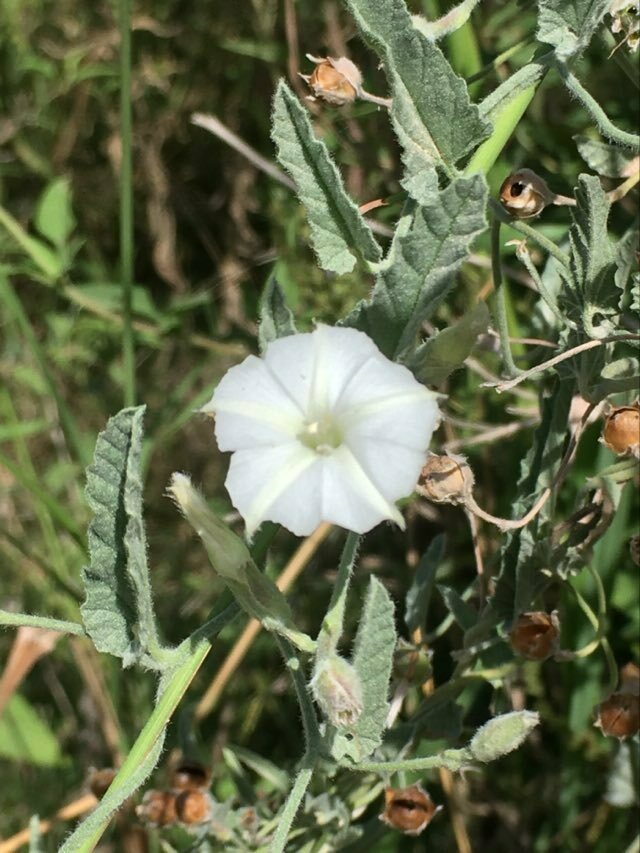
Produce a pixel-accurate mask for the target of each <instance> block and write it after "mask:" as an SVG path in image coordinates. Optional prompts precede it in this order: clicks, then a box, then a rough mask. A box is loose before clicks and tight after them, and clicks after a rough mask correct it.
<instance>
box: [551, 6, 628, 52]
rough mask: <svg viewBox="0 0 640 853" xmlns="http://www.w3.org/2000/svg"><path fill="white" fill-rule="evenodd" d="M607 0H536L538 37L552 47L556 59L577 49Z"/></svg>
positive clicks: (583, 45)
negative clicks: (569, 0) (538, 11)
mask: <svg viewBox="0 0 640 853" xmlns="http://www.w3.org/2000/svg"><path fill="white" fill-rule="evenodd" d="M610 6H611V0H571V2H568V0H538V7H539V9H540V13H539V15H538V32H537V33H536V38H537V39H538V41H542V42H546V43H547V44H550V45H552V46H553V47H554V48H555V51H556V54H557V56H558V57H559V58H560V59H568V58H569V57H572V56H575V55H576V54H577V53H581V52H582V51H583V50H584V49H585V48H586V47H587V45H588V44H589V42H590V41H591V38H592V36H593V34H594V33H595V31H596V29H597V28H598V26H599V24H600V22H601V21H602V19H603V18H604V16H605V14H606V13H607V12H608V11H609V8H610Z"/></svg>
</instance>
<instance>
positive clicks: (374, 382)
mask: <svg viewBox="0 0 640 853" xmlns="http://www.w3.org/2000/svg"><path fill="white" fill-rule="evenodd" d="M202 411H203V412H206V413H209V414H215V432H216V438H217V441H218V447H219V448H220V450H223V451H229V450H230V451H232V452H233V455H232V457H231V464H230V467H229V473H228V475H227V479H226V482H225V485H226V487H227V490H228V492H229V495H230V496H231V500H232V502H233V505H234V506H235V507H236V509H237V510H238V511H239V512H240V514H241V515H242V516H243V518H244V520H245V523H246V527H247V533H248V535H252V533H253V532H254V531H255V530H256V529H257V528H258V526H259V525H260V524H261V523H262V522H263V521H275V522H277V523H279V524H282V525H283V526H284V527H286V528H288V529H289V530H290V531H291V532H292V533H295V534H296V535H298V536H307V535H309V534H310V533H312V532H313V530H314V529H315V528H316V527H317V526H318V524H320V522H322V521H328V522H331V523H332V524H336V525H339V526H341V527H345V528H347V529H348V530H353V531H355V532H356V533H365V532H366V531H367V530H371V528H372V527H375V526H376V525H377V524H378V523H379V522H381V521H383V520H385V519H389V520H391V521H395V522H396V524H398V525H400V527H402V528H404V521H403V518H402V515H401V513H400V511H399V510H398V508H397V507H396V505H395V502H396V501H397V500H399V499H400V498H404V497H406V496H407V495H409V494H411V492H412V491H413V489H414V487H415V485H416V482H417V480H418V475H419V474H420V470H421V468H422V466H423V464H424V459H425V453H426V450H427V447H428V446H429V441H430V440H431V434H432V432H433V430H434V429H435V427H436V425H437V423H438V420H439V410H438V406H437V403H436V395H435V394H434V393H433V392H431V391H429V390H427V388H425V387H424V385H421V384H420V383H419V382H417V381H416V379H414V377H413V375H412V374H411V373H410V371H409V370H408V369H407V368H406V367H403V366H402V365H400V364H394V363H393V362H391V361H389V360H388V359H387V358H386V357H385V356H383V355H382V353H381V352H380V350H379V349H378V348H377V347H376V345H375V344H374V342H373V341H372V340H371V339H370V338H369V337H367V335H365V334H363V333H362V332H359V331H356V330H355V329H348V328H334V327H331V326H318V328H317V329H316V330H315V331H313V332H311V333H308V334H297V335H290V336H289V337H284V338H280V339H278V340H275V341H273V342H272V343H271V344H270V345H269V346H268V347H267V349H266V352H265V353H264V356H263V357H262V358H257V357H256V356H253V355H250V356H249V357H248V358H246V359H245V360H244V361H243V362H242V363H241V364H238V365H236V366H235V367H232V368H231V369H230V370H229V371H228V372H227V373H226V374H225V376H224V377H223V378H222V380H221V381H220V384H219V385H218V387H217V388H216V390H215V392H214V394H213V397H212V399H211V400H210V402H209V403H207V405H206V406H204V408H203V409H202Z"/></svg>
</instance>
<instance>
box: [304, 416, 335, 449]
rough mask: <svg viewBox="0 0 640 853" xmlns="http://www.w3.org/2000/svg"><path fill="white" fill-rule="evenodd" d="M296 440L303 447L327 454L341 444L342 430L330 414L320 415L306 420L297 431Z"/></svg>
mask: <svg viewBox="0 0 640 853" xmlns="http://www.w3.org/2000/svg"><path fill="white" fill-rule="evenodd" d="M297 437H298V441H299V442H300V443H301V444H304V446H305V447H309V448H311V450H315V452H316V453H320V454H322V455H323V456H328V455H329V454H330V453H331V452H332V451H334V450H335V449H336V447H339V446H340V445H341V444H342V438H343V436H342V430H341V429H340V426H339V425H338V424H337V423H336V422H335V421H334V420H333V419H332V418H331V415H330V414H325V415H322V416H321V417H319V418H317V419H316V420H313V421H306V422H305V423H304V425H303V427H302V429H301V430H300V432H299V433H298V436H297Z"/></svg>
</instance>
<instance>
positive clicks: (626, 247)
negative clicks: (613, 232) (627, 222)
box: [615, 226, 640, 310]
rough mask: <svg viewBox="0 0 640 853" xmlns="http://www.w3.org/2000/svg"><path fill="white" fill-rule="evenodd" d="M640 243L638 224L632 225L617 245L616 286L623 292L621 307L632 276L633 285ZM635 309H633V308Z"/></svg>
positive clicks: (624, 301)
mask: <svg viewBox="0 0 640 853" xmlns="http://www.w3.org/2000/svg"><path fill="white" fill-rule="evenodd" d="M639 245H640V232H638V228H637V226H632V227H631V228H629V230H628V231H627V232H626V233H625V234H624V235H623V236H622V239H621V240H620V242H619V243H618V245H617V246H616V267H617V269H616V273H615V282H616V287H617V288H618V290H620V292H621V293H622V298H621V300H620V302H621V307H623V306H624V304H625V303H626V301H627V300H626V299H625V298H624V293H625V290H626V289H627V285H628V283H629V277H631V282H632V285H633V279H634V276H633V275H632V273H633V270H634V269H636V268H637V261H636V252H637V250H638V246H639ZM637 275H638V274H637V273H636V276H635V278H636V286H637ZM632 310H633V309H632Z"/></svg>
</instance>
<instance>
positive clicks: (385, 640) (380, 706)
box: [353, 577, 396, 758]
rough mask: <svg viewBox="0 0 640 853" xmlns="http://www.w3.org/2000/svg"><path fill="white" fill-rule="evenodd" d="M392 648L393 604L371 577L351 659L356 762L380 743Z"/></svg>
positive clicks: (394, 638) (393, 635) (380, 585)
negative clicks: (358, 709) (357, 707)
mask: <svg viewBox="0 0 640 853" xmlns="http://www.w3.org/2000/svg"><path fill="white" fill-rule="evenodd" d="M395 647H396V630H395V625H394V621H393V602H392V601H391V598H390V597H389V594H388V592H387V591H386V589H385V588H384V587H383V586H382V584H381V583H380V581H379V580H377V579H376V578H373V577H372V578H371V580H370V582H369V590H368V592H367V598H366V600H365V604H364V608H363V612H362V617H361V620H360V625H359V626H358V633H357V635H356V643H355V651H354V655H353V666H354V669H355V670H356V672H357V673H358V675H359V676H360V682H361V684H362V700H363V701H362V705H363V710H362V714H361V716H360V718H359V719H358V721H357V723H356V725H355V726H354V729H353V734H354V740H355V743H356V745H357V747H358V750H359V757H360V758H365V757H366V756H367V755H370V754H371V753H372V752H373V750H374V749H375V748H376V747H377V746H378V745H379V744H380V743H381V740H382V732H383V730H384V725H385V721H386V719H387V709H388V705H387V694H388V692H389V679H390V678H391V665H392V663H393V650H394V649H395Z"/></svg>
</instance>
